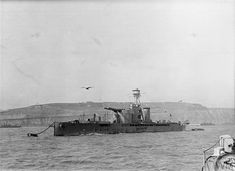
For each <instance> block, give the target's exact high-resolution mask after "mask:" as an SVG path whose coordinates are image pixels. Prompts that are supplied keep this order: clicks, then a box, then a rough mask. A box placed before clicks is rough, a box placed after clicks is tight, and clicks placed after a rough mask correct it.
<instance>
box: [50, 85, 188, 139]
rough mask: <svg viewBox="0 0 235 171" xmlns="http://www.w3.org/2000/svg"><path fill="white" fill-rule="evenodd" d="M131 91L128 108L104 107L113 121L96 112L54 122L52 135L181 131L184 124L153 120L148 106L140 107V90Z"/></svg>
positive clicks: (183, 128)
mask: <svg viewBox="0 0 235 171" xmlns="http://www.w3.org/2000/svg"><path fill="white" fill-rule="evenodd" d="M132 91H133V96H134V102H133V103H130V107H129V108H128V109H120V108H113V107H105V108H104V109H106V110H110V111H112V112H113V113H114V116H115V117H114V118H115V119H114V121H112V122H111V121H103V120H101V117H100V116H99V117H97V115H96V114H94V115H93V117H92V118H90V119H88V120H87V121H80V120H74V121H68V122H54V125H53V126H54V136H75V135H86V134H92V133H101V134H118V133H141V132H169V131H183V130H185V124H184V123H181V122H172V121H157V122H153V121H152V120H151V117H150V108H149V107H142V106H141V103H140V96H141V94H140V90H139V89H138V88H137V89H135V90H132Z"/></svg>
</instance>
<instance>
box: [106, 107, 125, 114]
mask: <svg viewBox="0 0 235 171" xmlns="http://www.w3.org/2000/svg"><path fill="white" fill-rule="evenodd" d="M104 109H106V110H112V111H113V112H116V113H117V112H122V111H123V110H124V109H117V108H112V107H105V108H104Z"/></svg>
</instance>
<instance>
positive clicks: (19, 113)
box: [0, 102, 235, 126]
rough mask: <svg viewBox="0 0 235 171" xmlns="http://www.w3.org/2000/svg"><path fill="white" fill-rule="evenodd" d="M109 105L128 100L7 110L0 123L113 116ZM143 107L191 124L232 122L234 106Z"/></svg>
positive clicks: (26, 123) (157, 116)
mask: <svg viewBox="0 0 235 171" xmlns="http://www.w3.org/2000/svg"><path fill="white" fill-rule="evenodd" d="M108 106H112V107H117V108H126V107H128V106H129V102H103V103H102V102H84V103H50V104H40V105H33V106H28V107H23V108H15V109H8V110H5V111H1V112H0V125H2V124H4V123H9V124H16V125H24V126H40V125H48V124H50V123H51V122H54V121H68V120H74V119H82V118H83V119H84V117H86V116H87V117H89V115H93V114H94V113H96V114H98V115H100V116H103V115H106V116H108V117H109V119H112V115H113V114H112V112H107V111H106V110H105V109H104V107H108ZM143 106H149V107H150V108H151V113H152V114H151V115H152V116H151V117H152V118H153V120H154V121H156V120H169V119H173V120H175V121H179V120H181V121H182V120H189V122H190V123H201V124H202V125H208V124H210V125H211V124H225V123H235V114H234V109H233V108H207V107H205V106H203V105H201V104H192V103H184V102H183V103H182V102H181V103H179V102H148V103H143ZM170 116H171V118H170ZM207 123H208V124H207Z"/></svg>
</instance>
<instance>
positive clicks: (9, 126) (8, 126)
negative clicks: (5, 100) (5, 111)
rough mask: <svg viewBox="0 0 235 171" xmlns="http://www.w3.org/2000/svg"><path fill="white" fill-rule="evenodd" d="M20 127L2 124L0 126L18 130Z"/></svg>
mask: <svg viewBox="0 0 235 171" xmlns="http://www.w3.org/2000/svg"><path fill="white" fill-rule="evenodd" d="M20 127H21V125H9V124H4V125H0V128H20Z"/></svg>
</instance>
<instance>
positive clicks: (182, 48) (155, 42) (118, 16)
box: [0, 0, 235, 109]
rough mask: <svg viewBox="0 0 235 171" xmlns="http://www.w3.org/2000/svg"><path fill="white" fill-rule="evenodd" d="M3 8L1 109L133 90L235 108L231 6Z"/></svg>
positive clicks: (28, 4)
mask: <svg viewBox="0 0 235 171" xmlns="http://www.w3.org/2000/svg"><path fill="white" fill-rule="evenodd" d="M0 5H1V8H0V14H1V15H0V31H1V32H0V55H1V56H0V57H1V58H0V67H1V68H0V83H1V84H0V86H1V87H0V90H1V92H0V109H10V108H17V107H23V106H29V105H34V104H45V103H70V102H71V103H77V102H86V101H96V102H102V101H106V102H107V101H123V102H126V101H132V100H133V98H132V92H131V90H133V89H135V88H139V89H140V90H141V92H142V97H141V101H143V102H145V101H146V102H166V101H167V102H177V101H180V100H182V101H183V102H190V103H200V104H202V105H204V106H207V107H234V56H235V49H234V47H235V1H233V0H198V1H194V0H174V1H173V0H150V1H147V2H145V1H141V0H137V1H134V0H127V1H124V0H115V1H108V0H98V1H94V0H88V1H85V0H84V1H83V0H78V1H73V0H70V1H62V0H60V1H40V2H38V1H1V2H0ZM83 86H92V87H93V88H92V89H90V90H85V89H83V88H81V87H83Z"/></svg>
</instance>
